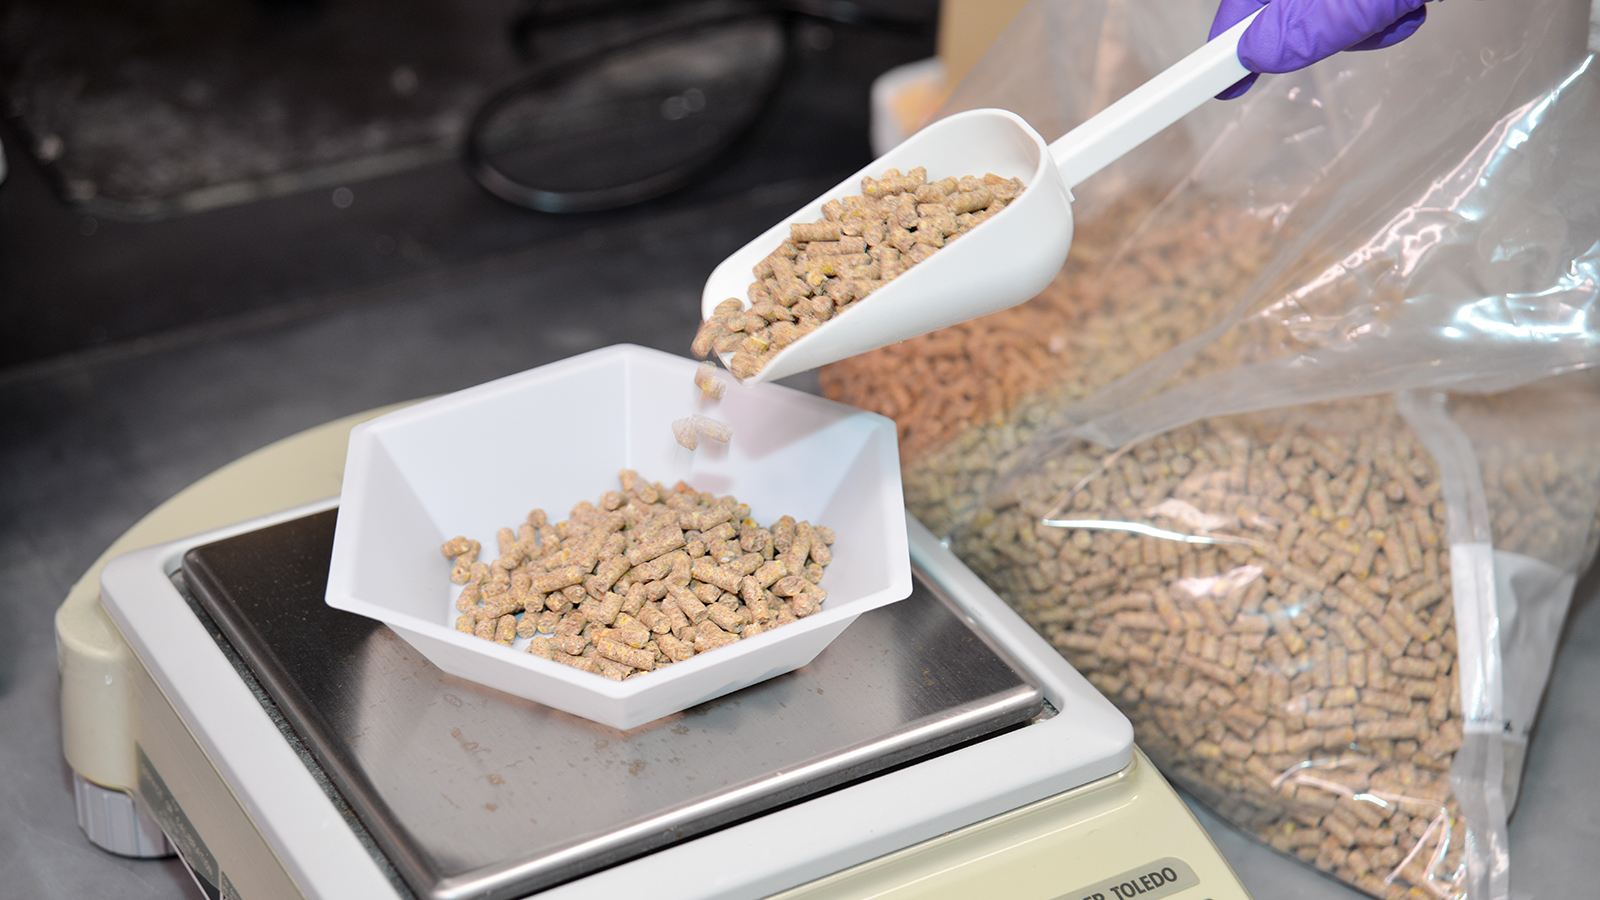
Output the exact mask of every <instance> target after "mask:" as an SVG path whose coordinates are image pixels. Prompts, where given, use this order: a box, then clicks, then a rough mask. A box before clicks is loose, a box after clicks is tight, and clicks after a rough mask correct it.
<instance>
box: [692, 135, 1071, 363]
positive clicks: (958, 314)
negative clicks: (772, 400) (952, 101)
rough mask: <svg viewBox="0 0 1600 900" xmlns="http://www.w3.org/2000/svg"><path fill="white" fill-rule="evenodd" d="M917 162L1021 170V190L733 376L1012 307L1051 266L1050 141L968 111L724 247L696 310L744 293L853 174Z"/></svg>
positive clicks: (1054, 209) (1039, 286)
mask: <svg viewBox="0 0 1600 900" xmlns="http://www.w3.org/2000/svg"><path fill="white" fill-rule="evenodd" d="M917 166H923V167H925V168H926V169H927V170H928V180H929V181H938V180H939V179H941V178H944V177H946V176H955V177H957V178H959V177H961V176H963V175H976V176H979V177H982V176H983V175H985V174H988V173H993V174H995V175H999V176H1001V177H1004V178H1018V179H1021V181H1022V183H1023V184H1024V185H1026V188H1027V189H1026V190H1024V191H1023V192H1022V193H1021V194H1020V195H1018V197H1017V198H1016V199H1015V200H1013V201H1012V202H1011V203H1010V204H1009V205H1007V206H1006V208H1005V209H1003V210H1001V211H1000V212H999V213H998V214H996V215H995V216H993V217H991V218H990V219H988V220H987V221H985V222H983V223H982V225H981V227H978V228H974V229H972V230H971V231H969V232H967V233H966V234H964V235H962V236H961V238H960V239H959V240H956V241H953V242H951V244H950V245H949V246H947V247H945V248H944V249H942V250H940V251H939V252H938V253H935V254H934V255H933V256H931V257H929V258H928V259H926V260H923V261H922V262H920V263H918V264H917V265H915V266H913V267H911V268H910V269H908V270H906V271H905V272H903V273H902V274H901V275H900V276H899V277H897V278H895V279H894V280H893V281H890V282H889V283H888V284H885V285H884V286H883V287H880V288H878V289H877V290H876V291H873V292H872V293H871V294H869V295H867V296H866V297H865V298H864V299H862V300H861V301H860V302H858V303H855V304H852V305H851V306H849V307H847V308H845V309H844V310H843V311H841V312H839V313H838V314H837V315H835V316H834V317H833V318H832V319H829V320H828V321H827V322H824V323H823V324H822V325H820V326H819V327H818V328H817V329H816V330H815V331H813V332H811V333H810V334H808V335H806V336H805V337H803V338H801V339H800V340H798V341H795V342H794V343H793V344H790V345H789V346H788V347H785V348H784V349H783V350H782V351H780V352H779V353H778V354H777V355H775V356H773V357H772V359H771V360H770V361H768V362H767V364H766V366H765V367H763V368H762V370H761V371H760V372H758V373H756V374H755V375H753V376H751V377H750V378H747V379H744V382H743V383H745V384H747V385H748V384H756V383H758V382H762V381H771V380H773V379H776V378H782V377H784V376H786V375H793V374H795V373H797V372H804V371H807V370H809V369H814V368H816V367H817V366H821V365H825V364H827V363H830V362H834V361H836V360H840V359H844V358H846V357H850V356H855V355H856V354H858V353H865V352H867V351H868V350H874V349H876V348H878V347H883V346H886V345H888V344H892V343H895V342H896V341H902V340H905V339H906V338H908V337H914V336H916V335H919V334H927V333H928V332H930V331H936V330H938V329H940V328H944V327H946V326H949V325H954V324H956V323H958V322H965V321H966V320H968V319H972V318H975V317H977V316H981V315H985V314H987V313H991V312H996V311H998V310H1002V309H1005V308H1007V307H1010V306H1015V305H1016V304H1018V303H1021V302H1022V301H1024V300H1027V299H1028V298H1030V297H1033V296H1035V295H1037V294H1038V293H1039V292H1040V291H1041V290H1043V289H1044V287H1045V285H1047V284H1049V283H1050V279H1052V278H1054V277H1055V275H1056V273H1057V272H1058V271H1060V270H1061V264H1062V263H1064V262H1066V259H1067V249H1068V247H1069V246H1071V244H1072V193H1071V191H1069V190H1068V189H1067V185H1066V184H1065V183H1064V182H1062V180H1061V174H1060V171H1059V170H1058V168H1057V167H1056V165H1055V162H1054V161H1053V160H1052V159H1051V157H1050V150H1049V147H1048V146H1047V145H1046V144H1045V141H1044V138H1042V137H1040V136H1039V133H1038V132H1036V131H1034V130H1033V128H1032V127H1030V126H1029V125H1028V123H1027V122H1024V121H1023V120H1022V118H1021V117H1020V116H1018V115H1016V114H1015V113H1012V112H1008V111H1006V110H1001V109H976V110H971V111H969V112H963V113H957V114H956V115H953V116H950V117H949V118H945V119H940V120H939V121H937V122H934V123H933V124H931V125H929V126H928V127H926V128H924V129H922V130H921V131H919V132H917V133H916V134H914V135H912V136H911V137H909V138H907V139H906V140H905V141H904V142H903V143H901V144H900V145H899V146H897V147H895V148H894V149H893V150H890V151H889V152H888V153H886V154H884V155H883V156H882V157H879V158H878V159H877V160H876V161H875V162H873V163H872V164H871V165H869V166H866V167H865V168H863V169H862V170H861V171H859V172H857V173H855V174H854V175H851V176H850V177H849V178H846V179H845V180H844V181H841V182H839V184H837V185H835V186H834V187H833V188H832V189H830V190H829V191H828V192H827V193H826V194H823V195H822V196H820V197H818V198H817V199H816V200H814V201H812V202H811V203H810V204H808V205H806V206H805V207H802V208H801V209H799V210H798V211H796V212H795V213H794V214H793V215H791V216H790V217H788V218H787V219H785V220H784V221H782V222H780V223H778V224H777V225H774V226H772V227H771V228H769V229H767V230H766V231H765V232H762V234H761V235H760V236H759V237H757V238H755V239H754V240H752V241H751V242H750V243H748V244H746V245H744V247H742V248H740V249H739V250H738V251H737V252H735V253H734V254H733V255H732V256H729V257H728V258H727V259H726V260H724V261H723V262H722V263H721V264H720V265H718V266H717V267H716V269H715V270H713V271H712V273H711V277H710V278H709V279H708V280H707V281H706V288H705V293H704V295H703V296H702V299H701V316H702V317H705V318H709V317H710V316H711V314H712V311H713V310H714V309H715V308H716V306H717V304H718V303H721V302H722V301H724V300H726V299H728V298H729V297H734V298H738V299H739V300H740V301H741V302H746V292H747V291H748V289H749V287H750V282H751V280H752V277H753V276H752V275H751V270H752V269H753V268H754V267H755V265H756V263H758V262H760V261H761V260H762V259H763V258H765V257H766V256H767V255H768V254H770V253H771V252H772V251H773V250H775V249H776V248H777V247H778V245H779V244H782V243H783V242H784V241H786V240H788V239H789V223H791V222H812V221H816V220H818V219H821V218H822V205H823V204H824V203H826V202H827V201H828V200H830V199H834V198H838V197H845V196H849V195H852V194H859V193H861V179H862V178H863V177H864V176H871V177H874V178H876V177H878V176H880V175H882V174H883V172H884V170H886V169H891V168H894V169H899V170H901V171H902V172H904V171H910V170H911V169H913V168H915V167H917ZM724 362H726V359H724Z"/></svg>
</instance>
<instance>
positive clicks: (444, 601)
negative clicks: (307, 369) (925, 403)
mask: <svg viewBox="0 0 1600 900" xmlns="http://www.w3.org/2000/svg"><path fill="white" fill-rule="evenodd" d="M695 367H696V363H695V362H693V361H692V360H689V359H686V358H683V357H678V356H673V355H671V354H668V353H663V352H660V351H656V350H649V349H646V348H643V347H635V346H628V345H620V346H615V347H608V348H605V349H602V350H596V351H593V352H590V353H585V354H582V355H580V356H575V357H572V358H570V359H566V360H563V361H561V362H556V363H551V364H549V365H546V366H541V367H539V368H537V369H532V370H529V371H527V372H522V373H519V374H516V375H510V376H507V377H505V378H501V379H498V380H495V381H491V382H488V383H486V384H482V385H478V386H476V387H472V388H468V389H466V390H463V391H458V392H456V393H453V394H449V395H446V396H443V397H438V398H435V399H432V400H427V401H424V402H422V403H418V404H416V405H414V406H410V407H407V408H405V409H402V410H399V411H397V412H393V413H389V414H387V415H384V416H381V417H379V418H377V419H373V420H371V421H369V422H366V423H363V424H361V425H359V426H357V427H356V428H355V430H354V431H352V432H351V435H350V449H349V454H348V457H347V459H346V463H345V475H344V487H343V492H342V494H341V496H340V501H339V521H338V525H337V527H336V529H335V534H334V543H333V563H332V566H331V568H330V570H329V573H328V592H327V602H328V605H329V606H332V607H335V608H337V609H342V610H346V611H349V612H353V613H358V614H360V615H364V616H369V617H371V618H373V619H377V620H379V621H381V622H383V623H385V624H386V625H388V626H389V627H390V628H392V629H393V630H394V631H395V633H397V634H398V635H400V636H401V637H402V638H404V639H405V640H406V641H407V642H409V643H410V644H411V645H412V646H413V647H415V648H416V649H417V650H418V651H419V652H421V653H422V654H423V655H424V656H426V657H427V658H428V659H429V660H431V661H432V662H433V664H434V665H437V666H438V667H439V668H441V669H443V670H445V671H446V672H449V673H451V674H453V675H456V676H459V677H462V678H466V679H470V680H472V681H475V682H478V683H480V684H484V685H488V686H490V687H493V688H496V689H498V690H501V691H505V692H507V693H510V694H515V695H517V696H519V697H525V698H527V699H529V700H534V701H537V702H539V703H543V704H545V705H547V706H552V707H555V708H557V709H561V710H564V711H566V712H569V713H573V714H575V715H579V716H582V717H584V718H587V719H590V720H593V721H596V722H600V723H602V724H605V725H609V726H611V727H613V728H618V729H629V728H634V727H637V726H639V725H643V724H645V723H646V722H650V721H653V720H655V719H658V718H660V717H662V716H665V715H669V714H671V713H674V712H678V711H680V710H683V709H686V708H688V707H691V706H694V705H696V704H698V703H701V702H704V701H706V700H710V699H713V698H715V697H719V696H722V695H723V694H727V693H729V692H732V691H735V690H738V689H739V688H742V687H745V686H747V685H751V684H755V683H757V682H759V681H763V680H765V679H767V678H771V677H773V676H775V675H781V674H783V673H785V672H789V671H792V670H794V669H797V668H799V667H801V666H803V665H805V664H806V663H808V662H810V661H811V660H812V659H813V658H814V657H816V655H817V654H818V653H821V652H822V650H823V649H824V648H825V647H827V645H828V643H829V642H830V641H832V640H833V639H834V638H835V637H837V636H838V635H839V634H840V633H841V632H843V631H844V629H845V628H846V627H848V626H849V625H850V623H851V622H853V621H854V620H855V618H856V617H857V616H859V615H861V614H862V613H864V612H866V611H867V610H869V609H873V608H875V607H878V606H882V605H884V604H886V603H891V602H894V601H896V600H900V599H903V598H905V597H906V596H908V595H909V594H910V593H911V566H910V558H909V554H908V550H907V544H906V526H905V506H904V500H903V498H902V494H901V486H900V464H899V458H898V447H897V442H896V433H895V427H894V423H893V422H891V421H890V420H889V419H887V418H884V417H883V416H880V415H877V414H874V413H868V412H863V411H861V410H858V409H854V408H852V407H848V406H844V405H842V404H839V403H834V402H832V401H829V400H825V399H822V398H820V397H815V396H812V395H810V394H807V393H804V392H802V391H797V390H793V389H790V388H786V387H783V386H780V385H775V384H762V385H757V386H755V387H750V388H746V387H742V386H740V385H739V384H738V383H737V382H734V381H733V380H732V379H731V378H728V379H726V380H727V381H728V382H729V384H728V392H727V394H726V396H724V397H723V398H722V399H721V400H719V401H713V400H710V399H709V398H705V397H702V396H701V392H700V390H699V388H697V387H695V385H694V383H693V376H694V371H695ZM694 413H700V414H702V415H708V416H711V417H712V418H715V419H717V420H719V421H722V422H725V423H727V424H729V425H731V426H732V428H733V438H732V440H731V441H729V442H728V443H727V444H720V443H717V442H715V441H711V440H707V439H702V440H701V442H700V446H699V448H698V449H696V450H693V451H691V450H687V449H685V448H683V447H682V446H679V444H678V443H677V442H676V440H675V439H674V437H673V433H672V426H671V423H672V421H673V420H674V419H678V418H682V417H684V416H688V415H691V414H694ZM622 469H633V470H635V471H637V472H638V473H639V474H640V475H641V476H643V477H645V478H647V479H649V480H651V481H657V482H660V483H662V484H663V485H668V486H670V485H672V484H674V483H676V482H677V481H678V480H680V479H682V480H683V481H686V482H688V483H689V484H690V485H691V486H693V487H695V488H696V489H698V490H702V491H711V492H712V493H715V494H717V495H719V496H721V495H727V494H732V495H733V496H735V497H737V498H738V499H739V500H740V501H741V502H743V503H747V504H749V506H750V510H751V516H752V518H754V519H755V520H756V521H757V522H760V523H761V524H762V525H770V524H771V523H772V522H773V521H775V520H776V519H778V518H779V517H780V516H783V515H791V516H794V517H795V518H796V519H803V520H809V521H810V522H812V523H813V524H817V525H826V526H828V527H829V528H832V529H833V530H834V532H835V533H836V534H837V540H836V541H835V543H834V545H833V548H832V549H833V562H832V564H831V565H829V566H828V569H827V572H826V574H825V575H824V576H823V581H822V586H823V587H824V588H826V589H827V592H828V597H827V601H826V602H825V603H824V604H823V607H822V609H821V611H819V612H817V613H815V614H814V615H811V616H808V617H807V618H804V619H801V620H799V621H797V622H795V623H793V624H790V625H785V626H783V627H781V628H776V629H774V630H772V631H769V632H766V633H764V634H760V635H757V636H755V637H753V638H750V639H747V640H743V641H740V642H738V643H736V644H733V645H731V646H728V647H724V648H721V649H719V650H716V651H713V652H710V653H706V654H704V655H702V656H697V657H694V658H692V659H690V660H687V661H685V662H681V663H677V664H674V665H671V666H666V667H664V668H662V669H659V670H657V671H653V672H650V673H647V674H645V675H642V676H638V677H634V678H630V679H627V680H626V681H621V682H616V681H611V680H609V679H607V678H604V677H601V676H599V675H594V674H590V673H588V672H581V671H578V670H576V669H572V668H569V667H567V666H564V665H561V664H559V663H554V662H550V661H547V660H543V659H539V658H537V657H534V656H531V655H529V654H527V653H524V652H521V651H520V650H518V649H513V648H507V647H502V646H500V645H498V644H494V643H492V642H489V641H485V640H482V639H480V638H477V637H474V636H471V635H467V634H462V633H460V632H457V631H456V630H455V627H454V624H453V623H454V620H455V616H456V611H455V608H454V600H455V595H456V594H457V593H458V592H459V590H460V588H459V587H458V586H457V585H454V584H452V583H451V582H450V579H449V571H450V562H449V560H447V559H445V557H444V556H443V554H441V553H440V552H439V546H440V544H442V543H443V542H444V541H446V540H447V539H449V538H451V537H453V536H455V535H458V534H463V535H466V536H468V537H470V538H474V539H476V540H478V541H480V542H481V543H482V544H483V546H484V548H485V552H484V554H483V558H485V559H492V558H493V556H494V551H493V548H494V547H495V546H496V541H495V532H496V530H497V529H499V528H500V527H502V526H510V527H515V526H516V525H517V524H518V523H520V522H522V521H525V519H526V517H527V514H528V511H529V510H531V509H534V508H541V509H544V510H546V512H547V513H548V515H549V516H550V519H551V520H552V521H560V520H563V519H566V518H567V513H568V511H569V510H571V509H572V507H573V506H574V505H575V504H577V503H578V502H579V501H582V500H588V501H590V502H594V501H596V500H598V498H599V497H600V495H601V494H602V493H603V492H605V491H608V490H616V489H618V480H617V476H618V473H619V472H620V471H621V470H622ZM520 643H521V642H519V644H520Z"/></svg>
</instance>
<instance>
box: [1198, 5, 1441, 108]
mask: <svg viewBox="0 0 1600 900" xmlns="http://www.w3.org/2000/svg"><path fill="white" fill-rule="evenodd" d="M1425 2H1426V0H1222V5H1221V6H1220V7H1219V8H1218V9H1217V17H1216V19H1215V20H1213V21H1212V23H1211V37H1216V36H1217V35H1219V34H1221V33H1223V32H1224V31H1227V30H1228V29H1229V28H1232V27H1233V26H1234V25H1236V24H1238V22H1239V21H1240V20H1241V19H1243V18H1244V17H1245V16H1248V15H1250V14H1251V13H1253V12H1255V11H1256V10H1258V9H1261V8H1262V7H1263V6H1264V7H1266V9H1265V10H1262V13H1261V15H1259V16H1256V20H1255V21H1254V22H1252V23H1251V24H1250V27H1249V28H1246V29H1245V32H1244V34H1243V35H1242V36H1240V39H1239V61H1240V62H1241V63H1244V67H1245V68H1247V69H1249V70H1250V71H1251V72H1255V73H1261V72H1293V71H1296V70H1298V69H1303V68H1305V67H1306V66H1309V65H1311V64H1312V63H1314V62H1316V61H1318V60H1321V59H1326V58H1328V57H1330V56H1332V55H1334V54H1335V53H1338V52H1339V51H1341V50H1377V49H1380V48H1382V47H1391V46H1393V45H1395V44H1398V43H1400V42H1401V41H1403V40H1405V39H1406V38H1408V37H1410V36H1411V35H1412V34H1413V33H1414V32H1415V31H1416V30H1417V29H1418V28H1420V27H1422V20H1423V18H1424V17H1426V16H1427V13H1428V11H1427V9H1426V8H1425V7H1424V6H1423V4H1424V3H1425ZM1255 80H1256V76H1255V75H1251V76H1249V77H1247V78H1245V79H1243V80H1241V81H1239V82H1238V83H1237V84H1235V85H1234V86H1233V87H1231V88H1228V89H1227V90H1226V91H1223V92H1222V93H1220V94H1218V95H1217V97H1218V98H1219V99H1222V100H1231V99H1232V98H1234V97H1238V96H1240V95H1241V94H1243V93H1244V92H1245V91H1248V90H1249V89H1250V85H1252V84H1254V83H1255Z"/></svg>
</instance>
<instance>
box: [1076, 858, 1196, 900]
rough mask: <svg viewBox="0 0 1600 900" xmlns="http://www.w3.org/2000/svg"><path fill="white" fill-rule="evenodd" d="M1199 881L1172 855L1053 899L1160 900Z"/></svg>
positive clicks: (1181, 861) (1192, 872)
mask: <svg viewBox="0 0 1600 900" xmlns="http://www.w3.org/2000/svg"><path fill="white" fill-rule="evenodd" d="M1199 883H1200V877H1199V876H1198V875H1196V874H1194V870H1193V869H1191V868H1189V864H1188V863H1186V862H1184V861H1183V860H1181V859H1178V858H1176V857H1172V856H1169V857H1167V858H1166V859H1158V860H1156V861H1155V862H1152V863H1149V864H1146V865H1143V866H1140V867H1139V868H1137V869H1129V870H1128V871H1126V872H1123V873H1122V874H1121V875H1114V876H1112V877H1111V878H1107V879H1106V880H1105V881H1100V882H1096V883H1095V884H1092V885H1090V886H1088V887H1086V888H1084V889H1082V890H1078V891H1073V892H1072V893H1070V894H1062V895H1061V896H1060V897H1057V898H1056V900H1134V898H1135V897H1137V898H1138V900H1161V898H1162V897H1170V896H1171V895H1173V894H1176V893H1177V892H1179V891H1183V890H1188V889H1189V888H1192V887H1194V886H1195V885H1197V884H1199Z"/></svg>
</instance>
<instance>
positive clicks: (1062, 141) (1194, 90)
mask: <svg viewBox="0 0 1600 900" xmlns="http://www.w3.org/2000/svg"><path fill="white" fill-rule="evenodd" d="M1260 14H1261V11H1260V10H1257V11H1255V12H1253V13H1251V14H1250V15H1249V16H1247V17H1246V18H1245V19H1244V20H1243V21H1241V22H1239V24H1237V25H1235V26H1233V27H1232V28H1229V29H1228V30H1227V31H1224V32H1223V33H1222V34H1219V35H1217V36H1216V37H1215V38H1213V39H1212V40H1210V41H1208V42H1206V45H1205V46H1203V47H1201V48H1200V49H1198V50H1196V51H1194V52H1193V53H1191V54H1189V55H1188V56H1185V57H1184V58H1183V59H1181V60H1179V61H1178V62H1177V63H1175V64H1174V65H1173V66H1172V67H1171V68H1169V69H1167V70H1166V71H1165V72H1162V73H1161V74H1159V75H1157V76H1156V77H1154V78H1152V79H1150V80H1149V81H1147V82H1145V83H1144V84H1142V85H1140V86H1139V87H1137V88H1135V89H1133V90H1132V91H1130V92H1128V94H1127V95H1126V96H1124V97H1123V98H1122V99H1121V100H1118V101H1117V102H1115V103H1113V104H1111V105H1110V106H1108V107H1106V108H1105V109H1103V110H1101V111H1100V112H1098V113H1096V114H1095V115H1093V116H1091V117H1090V118H1089V119H1088V120H1087V121H1085V122H1084V123H1083V124H1081V125H1079V126H1078V127H1077V128H1074V129H1072V130H1071V131H1069V132H1067V133H1066V134H1064V135H1062V136H1061V137H1059V138H1057V139H1056V140H1055V142H1054V143H1052V144H1051V145H1050V155H1051V156H1052V157H1053V158H1054V159H1055V161H1056V168H1058V169H1060V171H1061V179H1062V181H1064V182H1066V185H1067V187H1068V188H1073V187H1076V186H1078V185H1079V184H1081V183H1082V182H1083V180H1084V179H1086V178H1088V177H1089V176H1090V175H1093V174H1094V173H1096V172H1098V171H1100V170H1101V169H1103V168H1105V167H1106V166H1108V165H1110V164H1111V163H1113V162H1115V161H1116V160H1117V159H1118V158H1120V157H1121V156H1122V155H1123V154H1124V153H1127V152H1128V151H1129V150H1132V149H1133V148H1135V147H1137V146H1139V145H1140V144H1142V143H1144V142H1145V141H1147V140H1149V139H1150V138H1152V137H1154V136H1155V135H1156V134H1157V133H1159V132H1160V131H1161V130H1162V129H1164V128H1166V127H1167V126H1168V125H1171V124H1172V123H1174V122H1176V121H1178V120H1179V119H1181V118H1183V117H1184V116H1186V115H1188V114H1189V113H1190V112H1192V111H1193V110H1194V109H1195V108H1196V107H1198V106H1199V105H1200V104H1202V103H1204V102H1206V101H1207V100H1210V99H1211V98H1212V97H1215V96H1216V95H1217V94H1219V93H1221V92H1222V91H1224V90H1226V89H1227V88H1228V87H1230V86H1232V85H1233V83H1234V82H1236V81H1238V80H1239V79H1241V78H1243V77H1245V76H1246V75H1249V74H1250V70H1249V69H1246V68H1245V67H1244V65H1243V64H1242V63H1240V62H1239V35H1241V34H1243V33H1244V30H1245V29H1246V28H1248V27H1250V23H1251V22H1253V21H1255V17H1256V16H1258V15H1260Z"/></svg>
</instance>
